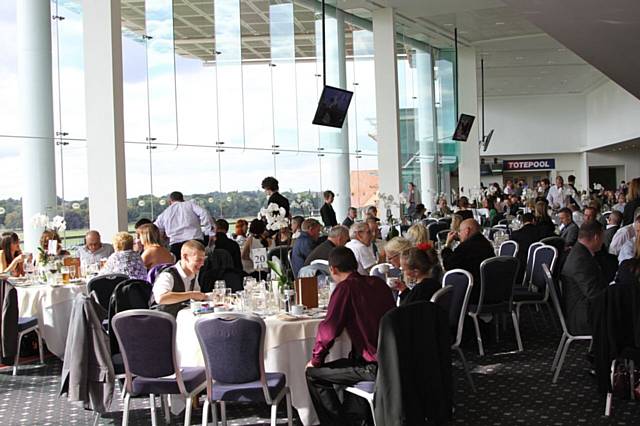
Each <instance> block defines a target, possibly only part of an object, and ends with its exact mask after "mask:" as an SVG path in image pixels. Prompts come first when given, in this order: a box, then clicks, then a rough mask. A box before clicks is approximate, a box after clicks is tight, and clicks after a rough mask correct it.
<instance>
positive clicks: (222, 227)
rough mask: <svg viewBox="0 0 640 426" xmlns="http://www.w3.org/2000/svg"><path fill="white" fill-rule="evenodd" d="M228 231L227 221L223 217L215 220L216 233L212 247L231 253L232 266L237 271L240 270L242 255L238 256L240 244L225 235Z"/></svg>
mask: <svg viewBox="0 0 640 426" xmlns="http://www.w3.org/2000/svg"><path fill="white" fill-rule="evenodd" d="M228 232H229V222H227V221H226V220H224V219H218V220H216V234H215V237H214V238H215V245H214V247H215V248H216V249H219V250H224V251H226V252H227V253H229V254H230V255H231V259H233V267H234V268H235V269H236V270H237V271H242V257H241V256H240V246H239V245H238V243H236V242H235V241H233V240H232V239H231V238H229V237H228V236H227V233H228Z"/></svg>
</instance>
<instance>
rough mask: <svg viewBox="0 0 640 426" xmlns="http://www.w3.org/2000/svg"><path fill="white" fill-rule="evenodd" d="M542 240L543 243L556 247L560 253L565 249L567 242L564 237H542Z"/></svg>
mask: <svg viewBox="0 0 640 426" xmlns="http://www.w3.org/2000/svg"><path fill="white" fill-rule="evenodd" d="M540 242H541V243H542V244H545V245H548V246H553V247H555V248H556V250H557V251H558V253H562V252H563V251H564V246H565V244H566V243H565V241H564V238H562V237H547V238H543V239H541V240H540ZM551 273H553V269H552V270H551Z"/></svg>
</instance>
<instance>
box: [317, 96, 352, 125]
mask: <svg viewBox="0 0 640 426" xmlns="http://www.w3.org/2000/svg"><path fill="white" fill-rule="evenodd" d="M352 97H353V92H350V91H348V90H344V89H339V88H337V87H331V86H324V89H323V90H322V95H321V96H320V100H319V101H318V109H316V115H315V116H314V117H313V124H317V125H320V126H329V127H337V128H339V129H340V128H342V125H343V124H344V119H345V118H346V117H347V110H348V109H349V104H350V103H351V98H352Z"/></svg>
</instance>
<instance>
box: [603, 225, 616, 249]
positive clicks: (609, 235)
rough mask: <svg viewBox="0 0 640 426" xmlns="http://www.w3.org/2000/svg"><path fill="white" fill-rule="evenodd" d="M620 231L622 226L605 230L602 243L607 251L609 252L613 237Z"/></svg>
mask: <svg viewBox="0 0 640 426" xmlns="http://www.w3.org/2000/svg"><path fill="white" fill-rule="evenodd" d="M618 229H620V225H615V226H612V227H611V228H609V229H605V231H604V234H603V235H602V243H603V245H604V248H605V249H606V250H607V251H609V246H610V245H611V240H613V236H614V235H616V232H618Z"/></svg>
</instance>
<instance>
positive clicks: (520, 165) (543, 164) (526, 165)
mask: <svg viewBox="0 0 640 426" xmlns="http://www.w3.org/2000/svg"><path fill="white" fill-rule="evenodd" d="M555 168H556V160H553V159H546V160H505V161H504V163H503V165H502V170H503V171H504V170H548V169H555Z"/></svg>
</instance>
